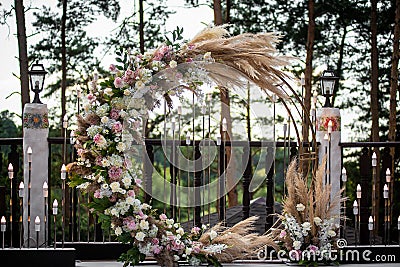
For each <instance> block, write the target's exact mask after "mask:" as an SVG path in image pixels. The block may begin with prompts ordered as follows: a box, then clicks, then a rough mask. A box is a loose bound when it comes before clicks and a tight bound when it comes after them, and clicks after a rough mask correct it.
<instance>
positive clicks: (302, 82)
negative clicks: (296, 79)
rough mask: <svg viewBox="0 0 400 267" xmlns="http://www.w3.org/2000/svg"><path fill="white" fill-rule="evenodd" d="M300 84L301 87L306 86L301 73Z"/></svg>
mask: <svg viewBox="0 0 400 267" xmlns="http://www.w3.org/2000/svg"><path fill="white" fill-rule="evenodd" d="M300 83H301V86H304V85H306V80H305V79H304V72H302V73H301V75H300Z"/></svg>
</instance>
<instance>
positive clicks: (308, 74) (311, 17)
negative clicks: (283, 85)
mask: <svg viewBox="0 0 400 267" xmlns="http://www.w3.org/2000/svg"><path fill="white" fill-rule="evenodd" d="M314 38H315V11H314V0H309V1H308V31H307V44H306V50H307V55H306V69H305V73H304V81H305V84H304V91H305V92H304V99H303V103H304V109H305V110H304V113H303V114H304V117H303V130H302V134H303V140H302V141H303V142H308V135H309V127H310V124H309V121H308V120H307V119H306V116H309V115H310V110H311V81H312V71H313V66H312V61H313V52H314ZM305 152H306V151H305V150H304V148H303V146H302V145H300V151H299V154H300V155H301V154H304V153H305ZM299 166H300V168H301V169H302V171H304V173H307V169H306V168H307V166H308V164H307V163H306V162H305V164H299Z"/></svg>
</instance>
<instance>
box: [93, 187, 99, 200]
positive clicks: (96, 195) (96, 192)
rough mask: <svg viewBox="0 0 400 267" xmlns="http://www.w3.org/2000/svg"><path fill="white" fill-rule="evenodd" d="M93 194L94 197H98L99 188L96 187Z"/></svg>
mask: <svg viewBox="0 0 400 267" xmlns="http://www.w3.org/2000/svg"><path fill="white" fill-rule="evenodd" d="M93 196H94V197H95V198H100V189H97V190H96V191H95V192H94V194H93Z"/></svg>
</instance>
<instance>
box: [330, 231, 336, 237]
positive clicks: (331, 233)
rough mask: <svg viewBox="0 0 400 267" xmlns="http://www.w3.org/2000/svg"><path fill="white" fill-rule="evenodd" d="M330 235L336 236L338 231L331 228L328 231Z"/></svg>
mask: <svg viewBox="0 0 400 267" xmlns="http://www.w3.org/2000/svg"><path fill="white" fill-rule="evenodd" d="M328 235H329V236H330V237H334V236H336V232H335V231H333V230H329V231H328Z"/></svg>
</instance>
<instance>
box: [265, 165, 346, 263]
mask: <svg viewBox="0 0 400 267" xmlns="http://www.w3.org/2000/svg"><path fill="white" fill-rule="evenodd" d="M297 164H298V162H297V161H296V160H294V161H292V163H291V164H290V165H289V168H288V170H287V173H286V178H285V183H286V189H287V196H286V198H285V200H284V203H283V213H282V214H281V215H278V216H279V219H278V221H277V222H276V223H275V225H274V226H273V227H272V229H271V230H270V231H269V233H268V236H269V237H270V238H271V239H272V240H273V241H274V246H273V247H274V249H275V252H277V253H279V255H278V257H279V258H281V259H283V260H286V263H287V264H288V265H292V264H298V265H302V266H318V265H319V264H322V265H331V264H335V265H338V262H337V261H336V260H335V259H336V256H337V255H336V254H335V253H337V252H338V251H337V248H338V247H337V240H338V235H339V229H340V225H339V220H340V216H339V214H338V213H337V211H338V208H339V206H340V203H341V201H342V199H341V192H342V190H339V192H337V193H336V195H334V197H332V198H331V185H329V184H326V185H325V184H324V182H323V181H324V177H325V164H326V162H325V160H324V162H323V164H321V165H320V166H319V167H318V170H317V171H316V174H315V176H313V177H312V179H311V181H310V180H308V179H306V178H305V177H303V175H302V173H301V172H299V171H298V170H297Z"/></svg>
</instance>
